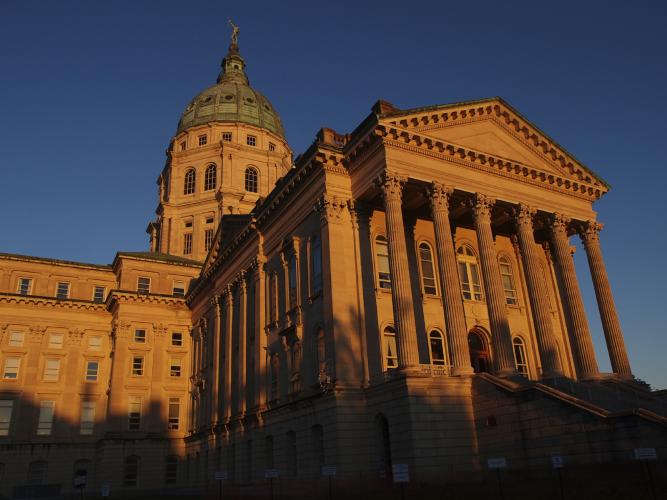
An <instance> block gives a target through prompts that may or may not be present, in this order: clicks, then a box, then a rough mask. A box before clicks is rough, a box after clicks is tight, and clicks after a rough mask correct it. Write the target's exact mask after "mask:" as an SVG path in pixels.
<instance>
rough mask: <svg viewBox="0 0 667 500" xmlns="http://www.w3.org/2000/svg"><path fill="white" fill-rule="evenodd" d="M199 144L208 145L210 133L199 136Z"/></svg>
mask: <svg viewBox="0 0 667 500" xmlns="http://www.w3.org/2000/svg"><path fill="white" fill-rule="evenodd" d="M197 144H198V145H199V146H206V144H208V135H207V134H202V135H199V136H197Z"/></svg>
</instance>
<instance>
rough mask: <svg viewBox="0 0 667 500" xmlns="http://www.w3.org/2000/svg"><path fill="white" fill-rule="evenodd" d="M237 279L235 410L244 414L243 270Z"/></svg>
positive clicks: (246, 294)
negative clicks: (237, 335)
mask: <svg viewBox="0 0 667 500" xmlns="http://www.w3.org/2000/svg"><path fill="white" fill-rule="evenodd" d="M237 281H238V294H239V320H238V326H239V337H238V342H239V348H238V354H237V355H238V363H237V365H238V366H237V367H238V373H237V378H238V380H237V381H236V382H237V386H236V387H237V392H236V394H237V397H236V405H237V408H236V409H237V412H238V413H239V414H240V415H243V414H245V410H246V395H245V394H246V390H247V388H246V364H247V358H246V320H247V303H246V300H247V296H248V288H247V283H246V274H245V271H241V272H240V273H239V275H238V277H237Z"/></svg>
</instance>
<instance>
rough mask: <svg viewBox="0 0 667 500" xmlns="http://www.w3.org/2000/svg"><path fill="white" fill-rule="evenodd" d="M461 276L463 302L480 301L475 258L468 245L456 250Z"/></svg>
mask: <svg viewBox="0 0 667 500" xmlns="http://www.w3.org/2000/svg"><path fill="white" fill-rule="evenodd" d="M456 254H457V256H456V260H457V261H458V263H459V274H460V275H461V293H462V294H463V299H464V300H482V285H481V283H480V280H479V267H478V266H477V257H476V256H475V253H474V252H473V251H472V248H470V247H469V246H468V245H462V246H460V247H459V248H458V249H457V250H456Z"/></svg>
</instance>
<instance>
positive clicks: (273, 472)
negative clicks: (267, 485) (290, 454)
mask: <svg viewBox="0 0 667 500" xmlns="http://www.w3.org/2000/svg"><path fill="white" fill-rule="evenodd" d="M277 477H278V469H265V470H264V478H265V479H275V478H277Z"/></svg>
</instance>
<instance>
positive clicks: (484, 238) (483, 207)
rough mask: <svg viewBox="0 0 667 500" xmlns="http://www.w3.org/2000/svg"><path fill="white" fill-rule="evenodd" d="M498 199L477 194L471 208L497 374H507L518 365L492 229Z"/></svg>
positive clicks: (511, 372) (513, 372)
mask: <svg viewBox="0 0 667 500" xmlns="http://www.w3.org/2000/svg"><path fill="white" fill-rule="evenodd" d="M495 202H496V200H495V199H493V198H489V197H487V196H484V195H482V194H479V193H477V194H475V198H474V199H473V200H472V211H473V219H474V220H475V231H476V232H477V243H478V245H479V257H480V259H479V260H480V264H481V265H482V276H483V278H484V288H485V289H486V305H487V308H488V310H489V322H490V323H491V336H492V342H493V351H494V364H495V368H496V373H497V374H498V375H500V376H508V375H513V374H515V373H516V367H515V366H514V354H513V352H512V335H511V334H510V325H509V321H508V320H507V305H506V303H505V291H504V289H503V283H502V281H501V279H500V268H499V267H498V255H497V254H496V246H495V244H494V242H493V233H492V231H491V207H493V205H494V204H495Z"/></svg>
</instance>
